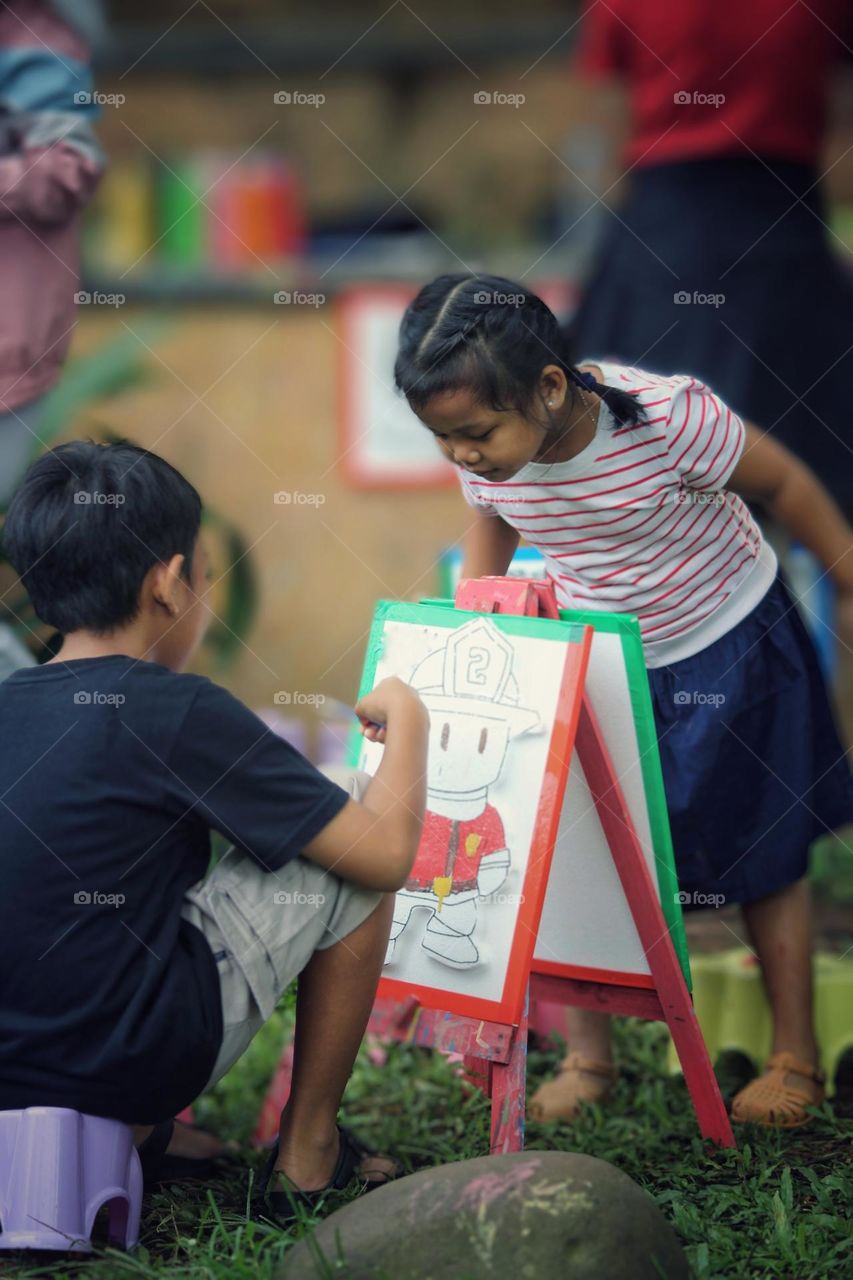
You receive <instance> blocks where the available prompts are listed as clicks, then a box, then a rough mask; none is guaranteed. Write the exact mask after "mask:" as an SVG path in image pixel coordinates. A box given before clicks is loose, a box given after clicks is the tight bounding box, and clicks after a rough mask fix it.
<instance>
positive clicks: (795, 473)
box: [726, 422, 853, 598]
mask: <svg viewBox="0 0 853 1280" xmlns="http://www.w3.org/2000/svg"><path fill="white" fill-rule="evenodd" d="M744 425H745V427H746V445H745V447H744V451H743V454H742V455H741V459H740V462H739V463H738V464H737V466H736V467H735V469H734V471H733V472H732V474H731V476H730V477H729V480H728V483H727V485H726V488H727V489H733V490H734V491H735V493H739V494H741V495H742V496H743V497H745V498H754V499H757V500H758V501H760V502H761V503H762V504H763V505H764V506H765V507H766V508H767V510H768V511H769V512H770V514H771V515H772V516H773V517H774V518H775V519H776V520H778V521H779V523H780V524H781V525H784V527H785V528H786V529H787V530H788V531H789V533H791V534H792V535H793V536H794V537H795V538H796V539H797V541H798V542H801V543H802V544H803V546H804V547H808V549H809V551H812V552H813V553H814V554H815V555H816V556H817V558H818V560H820V562H821V564H822V565H823V567H824V568H825V569H826V571H827V573H828V574H829V575H830V577H831V578H832V579H833V581H834V582H835V584H836V586H837V587H838V589H839V591H841V592H842V593H845V594H849V595H850V596H851V598H853V528H851V527H850V525H849V524H848V522H847V520H846V519H845V517H844V514H843V512H842V511H841V508H840V507H839V506H838V504H837V503H836V501H835V499H834V498H832V497H831V496H830V494H829V493H828V492H827V490H826V489H825V488H824V487H823V485H822V484H821V482H820V480H818V478H817V476H816V475H815V474H814V472H813V471H810V470H809V468H808V467H807V466H806V464H805V463H804V462H801V461H800V460H799V458H797V457H796V456H795V454H793V453H791V452H790V450H789V449H786V448H785V446H784V445H781V444H779V443H778V441H776V440H774V439H773V438H772V437H771V436H770V435H768V434H766V433H765V432H763V431H759V429H758V427H755V426H753V425H752V423H749V422H747V423H745V424H744Z"/></svg>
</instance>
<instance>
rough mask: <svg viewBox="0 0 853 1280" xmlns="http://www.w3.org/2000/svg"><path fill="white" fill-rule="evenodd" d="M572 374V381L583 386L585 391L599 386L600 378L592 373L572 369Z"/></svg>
mask: <svg viewBox="0 0 853 1280" xmlns="http://www.w3.org/2000/svg"><path fill="white" fill-rule="evenodd" d="M571 376H572V381H573V382H576V383H577V384H578V386H579V387H583V389H584V390H585V391H594V390H595V388H596V387H597V386H598V380H597V379H596V378H594V377H593V375H592V374H591V373H581V371H580V370H579V369H572V370H571Z"/></svg>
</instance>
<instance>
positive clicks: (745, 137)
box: [572, 0, 853, 513]
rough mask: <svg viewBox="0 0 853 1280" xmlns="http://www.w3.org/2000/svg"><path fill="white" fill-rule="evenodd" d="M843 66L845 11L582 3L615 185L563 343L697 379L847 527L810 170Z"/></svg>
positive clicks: (841, 342)
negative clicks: (615, 202)
mask: <svg viewBox="0 0 853 1280" xmlns="http://www.w3.org/2000/svg"><path fill="white" fill-rule="evenodd" d="M844 59H846V60H847V61H851V60H853V10H851V8H850V6H849V5H848V4H847V3H845V0H810V4H809V5H806V4H804V3H799V2H796V3H794V4H791V5H790V6H789V7H788V8H787V9H786V8H784V7H783V6H780V5H779V4H778V3H777V2H776V0H751V2H750V3H749V4H747V5H734V4H731V3H726V2H725V0H713V2H712V0H685V2H684V3H682V4H679V5H672V4H669V3H666V2H665V0H644V3H643V4H640V5H638V4H633V3H631V2H630V0H608V3H607V4H604V3H601V2H599V0H592V2H591V3H590V4H589V5H588V7H587V10H586V13H585V16H584V19H583V24H582V27H581V36H580V51H579V68H580V70H581V72H582V73H583V74H585V75H587V76H591V77H596V78H616V79H618V80H619V81H620V82H622V84H623V85H624V87H625V88H626V90H627V95H628V102H629V108H630V120H631V125H630V135H629V140H628V145H627V151H626V157H625V161H626V169H627V170H628V182H629V184H630V189H629V192H628V195H627V198H626V200H625V201H624V203H623V204H622V205H621V207H620V208H619V209H618V210H617V211H616V214H615V216H612V217H608V218H606V225H607V229H606V232H605V234H604V237H603V243H601V245H600V248H599V252H598V254H597V260H596V262H595V264H594V266H593V270H592V273H591V275H590V277H589V279H588V281H587V284H586V289H585V293H584V298H583V301H582V303H581V306H580V309H579V311H578V314H577V315H576V317H575V318H574V321H573V324H572V333H573V340H574V346H575V348H576V354H578V355H579V356H583V357H587V356H589V357H593V356H595V357H599V356H600V357H602V358H605V357H608V356H610V357H616V358H617V359H619V360H622V361H624V362H625V363H627V364H637V365H641V366H642V367H643V368H646V369H651V370H653V371H654V372H657V373H661V374H672V373H684V372H690V373H691V374H694V375H696V377H697V378H700V379H702V380H703V381H705V382H707V383H709V384H710V385H712V386H713V387H714V389H715V390H716V391H717V392H718V393H719V394H720V395H721V396H722V397H723V399H724V400H725V401H726V402H727V403H728V404H730V405H731V406H732V408H733V409H734V410H735V411H736V412H737V413H738V414H740V415H742V416H744V417H746V418H748V419H749V420H751V421H753V422H757V423H758V424H759V426H761V427H762V428H763V429H764V430H768V431H772V432H773V434H774V435H775V436H776V437H777V438H778V439H780V440H781V441H782V442H783V443H784V444H786V445H788V447H789V448H792V449H793V450H794V451H795V452H796V453H798V454H799V455H800V457H801V458H803V459H804V461H806V462H807V463H808V464H809V465H810V466H811V467H812V469H813V470H814V471H816V472H817V474H818V475H819V476H820V478H821V479H822V480H823V482H824V484H825V485H826V486H827V487H828V488H829V489H830V491H831V492H832V493H833V495H834V496H835V497H836V499H837V500H838V501H839V502H840V503H841V504H842V506H843V507H844V508H845V509H846V510H847V512H848V513H849V512H850V511H852V510H853V432H851V429H850V424H849V415H850V410H849V400H848V396H849V389H850V387H851V385H853V279H851V276H850V274H849V272H848V271H847V270H846V269H845V266H844V264H843V263H842V261H841V259H840V251H842V246H841V244H840V242H839V240H838V238H837V237H836V236H835V235H834V234H833V233H832V231H831V230H830V229H829V227H828V225H827V215H826V208H825V200H824V193H823V182H822V179H823V176H824V175H823V174H822V173H821V172H820V166H821V161H822V154H823V146H824V142H825V138H826V133H827V116H828V111H829V98H830V90H831V87H832V81H833V71H834V69H835V66H836V64H837V63H839V62H841V61H842V60H844ZM848 163H850V162H849V161H848ZM608 203H609V202H608ZM807 393H808V403H805V402H804V400H803V397H805V396H806V395H807Z"/></svg>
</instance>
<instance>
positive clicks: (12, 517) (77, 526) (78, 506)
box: [3, 440, 201, 635]
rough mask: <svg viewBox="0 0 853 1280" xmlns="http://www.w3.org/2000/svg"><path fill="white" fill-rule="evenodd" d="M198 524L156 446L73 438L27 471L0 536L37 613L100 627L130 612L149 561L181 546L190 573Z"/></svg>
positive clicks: (58, 621) (192, 499)
mask: <svg viewBox="0 0 853 1280" xmlns="http://www.w3.org/2000/svg"><path fill="white" fill-rule="evenodd" d="M200 525H201V499H200V498H199V495H198V494H197V492H196V491H195V489H194V488H193V486H192V485H191V484H190V483H189V481H187V480H185V479H184V477H183V476H182V475H181V474H180V472H179V471H176V470H175V468H174V467H172V466H170V465H169V463H168V462H166V461H165V460H164V459H163V458H160V457H158V456H157V454H156V453H149V452H148V450H146V449H140V448H138V447H137V446H136V445H133V444H129V443H127V442H125V441H122V442H120V443H118V444H95V443H94V442H93V441H91V440H72V441H71V442H70V443H69V444H61V445H59V446H58V447H57V448H56V449H51V450H50V452H49V453H46V454H44V456H43V457H41V458H39V459H38V460H37V461H36V462H34V463H33V464H32V466H31V467H30V468H29V470H28V471H27V473H26V475H25V476H24V479H23V480H22V482H21V484H20V486H19V487H18V489H17V490H16V491H15V495H14V497H13V498H12V502H11V505H10V507H9V512H8V515H7V516H6V524H5V526H4V529H3V544H4V549H5V552H6V555H7V556H8V558H9V560H10V561H11V563H12V565H13V567H14V568H15V570H16V571H17V573H18V574H19V576H20V577H21V579H22V580H23V583H24V586H25V587H26V589H27V591H28V593H29V596H30V599H31V601H32V603H33V608H34V609H35V611H36V613H37V614H38V616H39V618H41V620H42V621H43V622H46V623H48V624H49V625H51V626H54V627H56V629H57V631H59V632H61V633H62V634H63V635H68V634H69V633H70V632H72V631H79V630H81V629H84V630H86V631H94V632H97V633H101V634H103V633H105V632H109V631H113V630H114V629H115V628H117V627H121V626H124V625H126V624H127V623H129V622H132V621H133V619H134V618H135V617H136V615H137V612H138V610H139V596H140V591H141V589H142V582H143V579H144V578H145V575H146V574H147V573H148V570H149V569H150V568H151V567H152V565H155V564H162V563H164V562H166V561H168V560H170V559H171V558H172V556H174V555H182V556H184V568H183V576H184V577H185V578H186V579H187V580H189V577H190V567H191V564H192V556H193V548H194V547H195V543H196V539H197V537H198V531H199V527H200Z"/></svg>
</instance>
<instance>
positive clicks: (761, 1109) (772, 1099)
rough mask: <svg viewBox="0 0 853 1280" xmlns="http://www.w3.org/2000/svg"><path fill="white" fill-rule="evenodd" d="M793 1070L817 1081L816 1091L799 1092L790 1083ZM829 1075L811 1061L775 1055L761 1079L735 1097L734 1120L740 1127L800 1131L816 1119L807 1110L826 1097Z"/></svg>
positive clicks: (770, 1059) (800, 1090) (788, 1055)
mask: <svg viewBox="0 0 853 1280" xmlns="http://www.w3.org/2000/svg"><path fill="white" fill-rule="evenodd" d="M789 1071H793V1072H795V1073H796V1074H797V1075H799V1076H806V1077H807V1078H808V1079H810V1080H812V1081H813V1082H814V1084H813V1087H812V1089H811V1090H810V1091H809V1092H806V1090H805V1089H801V1088H800V1089H798V1088H797V1087H796V1086H795V1085H791V1084H787V1083H786V1080H785V1077H786V1075H787V1073H788V1072H789ZM825 1083H826V1075H825V1074H824V1072H823V1071H820V1070H819V1069H818V1068H817V1067H814V1066H812V1065H811V1063H808V1062H800V1061H799V1060H798V1059H797V1058H795V1057H794V1055H793V1054H792V1053H788V1052H787V1051H785V1052H784V1053H774V1054H773V1056H772V1057H771V1058H768V1059H767V1068H766V1070H765V1072H764V1074H763V1075H761V1076H759V1077H758V1079H757V1080H753V1081H751V1083H750V1084H748V1085H747V1086H746V1088H745V1089H741V1091H740V1093H737V1094H735V1097H734V1099H733V1101H732V1120H734V1121H735V1123H736V1124H746V1123H750V1124H763V1125H767V1126H769V1127H772V1128H774V1129H800V1128H802V1126H803V1125H805V1124H809V1122H810V1121H811V1119H812V1117H811V1116H810V1115H809V1113H808V1111H807V1110H806V1107H817V1106H820V1104H821V1103H822V1102H823V1100H824V1098H825V1097H826V1090H825V1089H824V1087H823V1086H824V1084H825Z"/></svg>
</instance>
